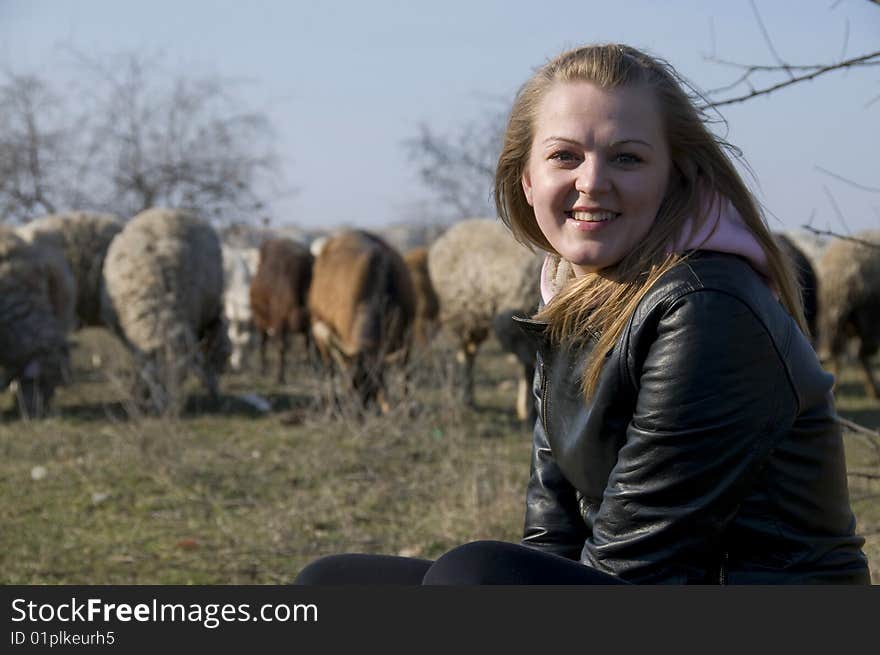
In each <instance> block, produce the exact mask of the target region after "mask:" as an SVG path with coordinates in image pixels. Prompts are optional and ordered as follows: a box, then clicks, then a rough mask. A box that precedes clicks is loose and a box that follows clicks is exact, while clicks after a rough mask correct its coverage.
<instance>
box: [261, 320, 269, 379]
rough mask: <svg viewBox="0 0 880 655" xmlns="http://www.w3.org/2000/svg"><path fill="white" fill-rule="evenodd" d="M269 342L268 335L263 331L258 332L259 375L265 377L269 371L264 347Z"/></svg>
mask: <svg viewBox="0 0 880 655" xmlns="http://www.w3.org/2000/svg"><path fill="white" fill-rule="evenodd" d="M268 342H269V333H268V332H266V331H265V330H261V331H260V373H261V374H262V375H263V376H265V375H266V373H268V370H269V362H268V360H267V358H266V347H267V345H268Z"/></svg>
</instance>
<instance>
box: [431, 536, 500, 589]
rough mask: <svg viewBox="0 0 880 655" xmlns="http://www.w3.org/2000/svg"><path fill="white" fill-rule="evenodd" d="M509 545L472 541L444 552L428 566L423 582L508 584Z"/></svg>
mask: <svg viewBox="0 0 880 655" xmlns="http://www.w3.org/2000/svg"><path fill="white" fill-rule="evenodd" d="M510 546H511V544H508V543H505V542H502V541H472V542H470V543H467V544H464V545H462V546H457V547H456V548H453V549H452V550H450V551H448V552H446V553H445V554H444V555H442V556H441V557H440V558H438V559H437V561H436V562H434V564H433V565H432V566H431V568H430V569H428V572H427V573H426V574H425V579H424V584H426V585H486V584H505V583H508V581H509V579H510V576H511V574H512V573H513V571H511V567H510V562H509V558H508V557H506V553H507V550H508V548H509V547H510Z"/></svg>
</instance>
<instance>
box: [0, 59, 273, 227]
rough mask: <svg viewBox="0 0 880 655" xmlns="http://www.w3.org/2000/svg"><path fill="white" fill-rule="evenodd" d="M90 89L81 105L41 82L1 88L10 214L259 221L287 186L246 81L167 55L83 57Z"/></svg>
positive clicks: (4, 204) (0, 206)
mask: <svg viewBox="0 0 880 655" xmlns="http://www.w3.org/2000/svg"><path fill="white" fill-rule="evenodd" d="M73 54H74V56H75V57H76V59H77V70H78V71H79V72H80V73H81V75H80V77H79V79H80V83H81V85H82V86H83V87H84V88H87V89H88V94H85V93H79V94H77V96H78V98H79V99H80V100H79V101H78V104H77V105H76V106H74V104H73V102H71V101H69V100H68V98H67V97H66V94H65V93H60V92H58V91H55V90H52V89H50V87H49V85H48V84H47V83H46V82H45V81H41V80H39V79H37V78H36V77H23V76H15V75H12V74H9V75H7V78H8V81H7V83H6V84H5V85H4V86H3V87H2V88H0V121H2V122H0V132H2V135H0V178H2V181H0V211H2V212H3V215H4V216H5V217H6V218H7V219H11V220H16V221H22V220H27V219H29V218H33V217H34V216H36V215H39V214H41V213H47V212H53V211H61V210H72V209H91V210H99V211H108V212H112V213H114V214H117V215H119V216H123V217H129V216H132V215H134V214H136V213H138V212H140V211H142V210H144V209H147V208H149V207H154V206H167V207H177V208H189V209H195V210H196V211H198V212H199V213H200V214H202V215H203V216H206V217H208V218H211V219H215V220H218V221H222V222H232V221H241V220H242V219H244V220H248V219H250V220H253V219H256V218H258V214H259V212H261V210H263V208H264V205H265V195H266V194H267V193H268V192H270V191H271V190H272V185H273V184H274V183H275V182H276V178H275V175H276V172H277V158H276V156H275V153H274V149H273V139H272V137H273V134H272V127H271V125H270V123H269V121H268V119H267V118H266V116H265V115H264V114H262V113H261V112H259V111H246V110H242V109H241V102H240V98H241V96H240V95H236V94H235V93H234V91H238V89H236V88H235V87H236V86H237V83H236V82H233V81H231V80H226V79H223V78H220V77H218V76H207V77H200V78H197V77H193V76H188V75H184V74H180V73H169V72H167V71H163V70H162V69H161V66H160V64H159V62H158V61H157V58H155V57H154V58H152V59H151V58H149V57H148V56H145V55H142V54H140V53H137V54H131V53H130V54H126V55H121V56H120V57H118V58H115V59H114V58H111V59H109V60H104V61H102V62H97V61H94V60H91V59H89V58H87V57H85V56H83V55H82V54H79V53H73Z"/></svg>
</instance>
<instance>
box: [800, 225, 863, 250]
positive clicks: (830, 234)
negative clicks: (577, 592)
mask: <svg viewBox="0 0 880 655" xmlns="http://www.w3.org/2000/svg"><path fill="white" fill-rule="evenodd" d="M801 227H802V228H803V229H805V230H807V231H808V232H812V233H813V234H815V235H817V236H821V237H832V238H834V239H843V240H844V241H852V242H853V243H858V244H861V245H863V246H867V247H869V248H880V243H874V242H872V241H865V240H864V239H859V238H858V237H851V236H849V235H848V234H841V233H840V232H834V231H833V230H820V229H818V228H815V227H813V226H812V225H810V224H809V223H807V224H804V225H801Z"/></svg>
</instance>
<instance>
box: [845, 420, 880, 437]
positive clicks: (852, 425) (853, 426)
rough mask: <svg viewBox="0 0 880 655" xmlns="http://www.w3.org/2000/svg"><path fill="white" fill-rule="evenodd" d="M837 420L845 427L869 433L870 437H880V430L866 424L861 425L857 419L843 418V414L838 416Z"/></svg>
mask: <svg viewBox="0 0 880 655" xmlns="http://www.w3.org/2000/svg"><path fill="white" fill-rule="evenodd" d="M837 422H838V423H840V424H841V425H842V426H844V427H845V428H847V429H849V430H852V431H853V432H860V433H862V434H867V435H868V436H870V437H875V438H877V439H880V432H878V431H877V430H872V429H871V428H866V427H865V426H864V425H859V424H858V423H856V422H855V421H850V420H849V419H847V418H843V417H842V416H838V417H837Z"/></svg>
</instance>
